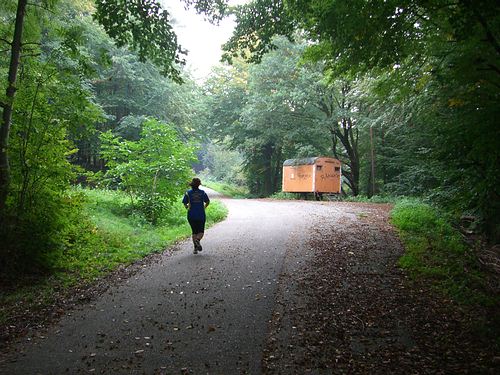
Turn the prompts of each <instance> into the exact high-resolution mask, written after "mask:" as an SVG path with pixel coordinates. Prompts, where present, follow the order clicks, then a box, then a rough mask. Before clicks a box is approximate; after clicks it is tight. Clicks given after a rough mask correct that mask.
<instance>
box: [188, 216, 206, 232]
mask: <svg viewBox="0 0 500 375" xmlns="http://www.w3.org/2000/svg"><path fill="white" fill-rule="evenodd" d="M188 221H189V225H191V231H192V232H193V234H198V233H204V232H205V220H195V219H190V218H188Z"/></svg>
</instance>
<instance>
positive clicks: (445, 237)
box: [391, 199, 493, 305]
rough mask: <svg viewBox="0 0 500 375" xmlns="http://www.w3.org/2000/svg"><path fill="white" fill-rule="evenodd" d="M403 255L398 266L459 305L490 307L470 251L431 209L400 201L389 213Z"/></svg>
mask: <svg viewBox="0 0 500 375" xmlns="http://www.w3.org/2000/svg"><path fill="white" fill-rule="evenodd" d="M391 221H392V223H393V224H394V226H395V227H396V228H397V230H398V232H399V235H400V237H401V240H402V241H403V243H404V245H405V248H406V252H405V254H404V256H403V257H402V258H401V259H400V265H401V266H402V267H403V268H405V269H407V270H408V271H409V272H410V274H411V275H413V276H414V277H418V278H424V279H427V280H428V281H429V282H431V283H432V284H433V285H434V286H435V287H437V288H439V289H440V290H442V291H444V292H445V293H446V294H448V295H449V296H451V297H452V298H453V299H455V300H456V301H458V302H460V303H467V304H469V303H470V304H476V303H479V304H486V305H488V304H490V303H492V302H493V301H492V299H491V298H490V297H489V296H488V292H487V290H486V280H485V276H484V274H483V273H482V272H481V269H480V265H479V262H478V260H477V257H476V256H475V253H474V251H473V250H472V249H471V248H470V247H469V246H467V245H466V244H465V243H464V241H463V240H462V237H461V235H460V233H459V232H458V231H457V230H456V229H454V228H453V227H452V226H451V224H450V223H449V222H448V221H447V220H446V219H445V218H444V217H443V216H442V215H441V214H440V213H439V212H438V211H437V210H436V209H435V208H433V207H432V206H430V205H428V204H425V203H422V202H421V201H418V200H413V199H404V200H401V201H399V202H398V203H396V205H395V207H394V208H393V210H392V211H391Z"/></svg>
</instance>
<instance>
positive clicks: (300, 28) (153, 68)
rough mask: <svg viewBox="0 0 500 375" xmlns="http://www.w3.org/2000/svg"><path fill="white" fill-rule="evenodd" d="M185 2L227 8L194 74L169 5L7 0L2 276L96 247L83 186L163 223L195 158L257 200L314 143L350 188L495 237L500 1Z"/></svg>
mask: <svg viewBox="0 0 500 375" xmlns="http://www.w3.org/2000/svg"><path fill="white" fill-rule="evenodd" d="M184 2H185V4H186V6H188V7H193V8H194V9H196V10H197V11H198V12H200V13H203V14H205V15H206V17H207V18H208V20H209V21H210V22H214V23H216V22H217V20H219V19H221V18H222V17H224V16H226V15H228V14H233V15H234V16H235V18H236V22H237V27H236V29H235V31H234V34H233V36H232V37H231V38H230V39H229V40H228V41H227V43H226V44H225V46H224V49H225V54H224V60H225V64H221V65H220V67H217V68H216V69H214V70H213V73H212V74H211V76H210V77H208V78H207V79H206V80H205V81H204V82H199V81H195V80H194V79H193V78H191V77H190V74H189V71H187V70H186V69H185V68H184V63H185V61H186V59H189V55H188V54H187V55H186V53H185V51H184V50H183V48H182V46H180V45H179V44H178V42H177V37H176V35H175V32H174V30H173V28H172V17H171V16H170V15H169V14H168V12H167V11H166V10H165V9H164V8H162V5H161V2H157V1H154V0H136V1H124V0H109V1H108V0H95V1H92V0H78V1H73V0H33V1H30V2H28V1H27V0H5V1H2V3H1V4H0V18H1V20H2V23H1V25H0V82H1V83H0V85H1V86H0V91H1V97H0V102H1V107H2V109H1V111H2V122H1V132H0V220H1V229H0V231H1V233H0V235H1V238H0V240H1V250H0V258H1V263H2V267H1V268H2V269H3V271H6V270H9V271H12V270H16V269H20V268H23V267H24V266H25V265H26V264H33V263H34V264H35V265H36V266H37V267H39V266H40V265H45V266H49V265H51V264H56V263H57V262H55V263H54V261H53V258H54V257H56V256H64V254H70V253H71V249H73V248H75V247H78V246H82V245H81V242H82V241H87V242H88V241H91V240H89V236H91V235H92V233H94V234H95V233H96V232H97V229H96V226H95V225H93V224H92V222H91V218H90V217H88V215H86V214H85V212H86V211H85V210H84V209H83V208H82V207H84V206H85V205H86V204H88V200H89V199H90V200H91V199H92V196H91V195H90V196H89V195H88V194H86V193H84V192H82V190H81V188H77V186H83V187H85V188H86V189H89V188H93V189H96V190H97V189H103V188H107V189H111V190H120V191H123V192H125V193H126V194H127V196H128V197H130V202H131V203H130V205H131V207H132V208H131V209H130V211H127V212H129V213H131V214H134V215H142V217H143V218H144V220H145V221H147V222H148V223H151V224H152V225H159V223H161V222H162V220H161V218H162V215H164V213H165V212H169V211H171V210H173V209H174V208H173V206H174V205H173V203H174V202H176V201H178V200H179V197H180V196H181V194H182V192H183V190H184V189H185V188H186V183H187V181H188V179H189V178H190V177H191V176H192V175H193V168H194V170H195V171H196V172H197V173H201V175H202V176H203V178H208V179H213V180H216V181H221V182H225V183H231V184H235V185H241V186H246V187H247V188H248V191H249V192H250V194H251V195H252V196H259V197H262V196H271V195H272V194H274V193H276V192H279V191H281V172H282V165H283V161H284V160H286V159H289V158H298V157H310V156H320V155H321V156H332V157H335V158H338V159H339V160H341V162H342V165H343V167H342V171H343V181H344V187H343V191H344V194H345V195H346V196H355V197H356V196H360V197H361V196H362V197H367V198H371V197H403V196H413V197H419V198H421V199H423V200H425V201H427V202H428V203H430V204H432V205H433V206H435V207H438V208H439V209H440V210H441V211H442V212H443V213H445V214H446V216H447V218H448V219H449V220H450V221H451V222H453V223H455V224H459V223H460V222H461V221H462V222H464V220H465V221H467V223H469V224H468V225H469V226H470V228H469V229H470V230H473V231H475V232H476V233H480V234H482V235H484V236H485V238H487V239H488V240H489V241H490V242H492V243H495V242H496V241H498V238H499V235H500V227H499V224H498V217H500V212H499V211H500V200H499V191H498V186H499V185H500V181H499V173H498V172H499V166H500V158H499V154H500V127H499V126H498V118H499V117H500V113H499V109H500V106H499V104H500V100H499V87H500V63H499V57H500V35H499V32H500V13H499V12H498V10H499V5H498V3H497V2H496V1H492V0H484V1H483V0H480V1H468V0H456V1H442V0H428V1H420V0H389V1H384V2H379V1H354V2H353V1H347V0H328V1H324V0H320V1H316V0H309V1H301V0H254V1H251V2H249V3H247V4H245V5H241V6H236V7H230V6H228V5H227V4H226V1H224V0H213V1H211V0H208V1H206V0H203V1H197V0H194V1H193V0H184ZM54 254H55V255H54ZM51 262H52V263H51ZM20 264H23V265H24V266H23V267H20Z"/></svg>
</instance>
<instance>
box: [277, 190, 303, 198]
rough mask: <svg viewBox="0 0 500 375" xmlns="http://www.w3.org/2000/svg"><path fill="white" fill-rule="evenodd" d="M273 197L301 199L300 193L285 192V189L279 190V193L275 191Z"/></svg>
mask: <svg viewBox="0 0 500 375" xmlns="http://www.w3.org/2000/svg"><path fill="white" fill-rule="evenodd" d="M270 198H272V199H283V200H297V199H301V198H300V194H296V193H285V192H283V191H278V192H277V193H274V194H273V195H271V197H270Z"/></svg>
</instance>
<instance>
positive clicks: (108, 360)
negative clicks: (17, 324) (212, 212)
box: [0, 200, 349, 374]
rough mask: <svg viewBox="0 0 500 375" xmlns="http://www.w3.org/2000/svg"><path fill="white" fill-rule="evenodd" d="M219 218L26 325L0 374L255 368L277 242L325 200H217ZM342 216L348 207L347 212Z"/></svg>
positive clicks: (294, 238)
mask: <svg viewBox="0 0 500 375" xmlns="http://www.w3.org/2000/svg"><path fill="white" fill-rule="evenodd" d="M224 204H226V205H227V207H228V209H229V216H228V218H227V220H226V221H224V222H222V223H219V224H217V225H215V226H214V227H213V228H211V229H209V230H208V231H207V232H206V234H205V239H204V240H203V241H202V243H203V247H204V250H203V252H202V253H200V254H198V255H194V254H193V253H192V244H191V242H190V241H188V240H186V241H184V242H183V243H181V244H179V245H178V247H177V249H176V251H173V252H165V254H164V255H163V256H162V257H161V259H160V260H159V261H158V262H156V263H154V264H151V265H149V266H148V267H145V268H144V269H143V270H142V271H141V272H139V273H137V274H135V275H134V276H133V277H132V278H130V279H129V280H126V281H124V282H123V283H121V284H120V285H118V286H115V287H111V288H110V289H109V290H108V291H107V292H105V293H104V294H103V295H102V296H100V297H99V298H98V299H97V300H96V301H93V302H92V303H90V304H88V305H85V306H82V307H80V308H79V309H78V310H76V311H69V312H68V313H67V314H66V315H65V316H64V317H63V318H62V319H61V320H60V322H58V323H57V324H56V325H54V326H53V327H51V328H50V329H49V330H48V331H47V332H36V333H35V334H34V335H33V336H31V337H29V338H24V339H22V342H21V343H19V344H18V345H17V347H16V348H15V352H16V354H14V355H12V356H10V357H9V358H8V360H7V361H5V362H4V363H1V364H0V373H1V374H39V373H40V374H63V373H69V374H75V373H88V372H91V373H98V374H100V373H104V374H114V373H116V374H122V373H127V374H143V373H146V374H155V373H157V374H179V373H189V374H259V373H260V372H261V362H262V356H263V354H262V353H263V349H264V346H265V342H266V337H267V333H268V328H269V324H270V321H271V317H272V314H273V310H274V308H275V294H276V291H277V288H278V284H279V277H280V272H281V270H282V268H283V265H284V262H285V259H286V253H287V249H291V248H294V249H295V250H298V251H299V253H300V251H301V248H302V247H304V248H305V247H306V246H307V245H306V244H307V241H308V239H309V235H310V233H309V230H308V229H309V228H310V227H311V225H312V223H313V222H315V221H317V220H321V217H322V215H331V214H332V213H335V212H337V213H338V210H337V209H336V208H335V205H334V204H332V203H327V204H320V203H317V202H301V201H271V200H224ZM347 215H349V214H347Z"/></svg>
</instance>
